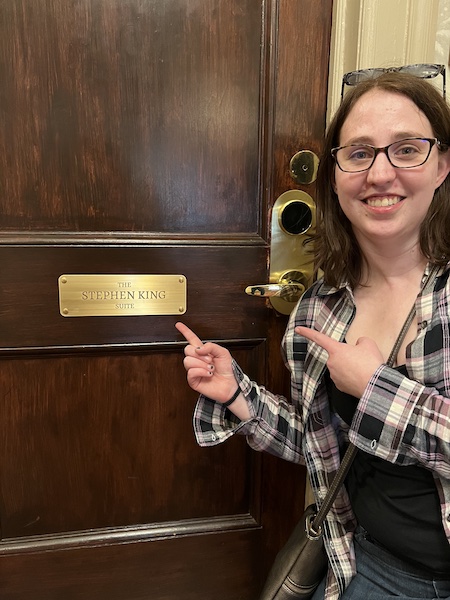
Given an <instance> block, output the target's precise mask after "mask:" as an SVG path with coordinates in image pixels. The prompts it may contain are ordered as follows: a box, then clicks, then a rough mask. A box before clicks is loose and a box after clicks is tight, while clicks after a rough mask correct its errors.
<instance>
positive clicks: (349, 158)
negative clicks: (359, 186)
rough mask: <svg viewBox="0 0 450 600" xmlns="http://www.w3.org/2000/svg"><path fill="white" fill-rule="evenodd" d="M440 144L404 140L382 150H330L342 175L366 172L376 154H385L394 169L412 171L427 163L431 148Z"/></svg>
mask: <svg viewBox="0 0 450 600" xmlns="http://www.w3.org/2000/svg"><path fill="white" fill-rule="evenodd" d="M435 145H436V146H437V147H439V146H440V145H441V142H439V140H437V139H436V138H406V139H404V140H400V141H398V142H394V143H392V144H388V145H387V146H384V147H383V148H376V147H375V146H370V145H369V144H350V145H348V146H340V147H339V148H333V149H332V150H331V156H332V157H333V158H334V160H335V161H336V163H337V166H338V167H339V168H340V170H341V171H344V173H360V172H361V171H367V170H368V169H370V167H371V166H372V165H373V163H374V162H375V159H376V157H377V156H378V154H380V153H382V154H386V156H387V158H388V161H389V162H390V163H391V165H392V166H393V167H395V168H396V169H412V168H414V167H420V165H423V164H424V163H425V162H427V160H428V157H429V156H430V153H431V149H432V148H433V146H435Z"/></svg>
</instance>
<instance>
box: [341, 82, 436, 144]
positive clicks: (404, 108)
mask: <svg viewBox="0 0 450 600" xmlns="http://www.w3.org/2000/svg"><path fill="white" fill-rule="evenodd" d="M401 133H405V134H407V135H414V136H427V137H430V136H432V135H433V129H432V127H431V123H430V121H429V120H428V118H427V116H426V115H425V113H423V112H422V111H421V110H420V108H419V107H418V106H417V105H416V104H415V103H414V102H413V101H412V100H411V99H410V98H408V97H407V96H405V95H403V94H398V93H395V92H389V91H387V90H381V89H375V90H370V91H369V92H367V93H366V94H364V95H362V96H361V97H360V98H358V100H357V101H356V102H355V104H354V106H353V107H352V109H351V110H350V112H349V114H348V115H347V118H346V119H345V121H344V123H343V125H342V128H341V132H340V136H339V137H340V143H342V140H343V139H345V140H346V141H345V143H347V140H350V139H352V138H357V139H359V138H362V137H367V138H370V139H375V138H380V137H383V136H388V137H389V136H396V137H398V135H399V134H401ZM386 143H389V141H388V142H386Z"/></svg>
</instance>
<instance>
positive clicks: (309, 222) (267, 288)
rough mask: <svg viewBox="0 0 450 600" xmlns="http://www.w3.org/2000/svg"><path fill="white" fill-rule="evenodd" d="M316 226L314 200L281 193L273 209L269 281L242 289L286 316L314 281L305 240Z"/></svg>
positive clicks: (301, 194) (298, 193)
mask: <svg viewBox="0 0 450 600" xmlns="http://www.w3.org/2000/svg"><path fill="white" fill-rule="evenodd" d="M315 225H316V210H315V203H314V200H313V199H312V197H311V196H310V195H309V194H307V193H306V192H303V191H301V190H289V191H287V192H284V193H283V194H281V196H280V197H279V198H278V199H277V201H276V202H275V204H274V206H273V211H272V223H271V244H270V273H269V283H268V284H257V285H250V286H248V287H247V288H246V290H245V292H246V293H247V294H249V295H250V296H261V297H264V298H268V299H269V302H270V303H271V305H272V306H273V308H275V310H277V311H278V312H279V313H282V314H284V315H289V314H290V313H291V312H292V310H293V308H294V306H295V305H296V303H297V301H298V300H299V299H300V298H301V296H302V295H303V293H304V292H305V290H306V289H307V288H308V287H309V286H310V285H311V284H312V281H313V271H314V262H313V256H312V254H310V253H309V252H308V250H307V248H305V246H304V243H305V240H306V239H307V238H308V236H310V235H311V233H313V231H314V229H315Z"/></svg>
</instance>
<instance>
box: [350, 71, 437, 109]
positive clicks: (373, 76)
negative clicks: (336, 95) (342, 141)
mask: <svg viewBox="0 0 450 600" xmlns="http://www.w3.org/2000/svg"><path fill="white" fill-rule="evenodd" d="M415 67H416V68H417V69H420V68H421V67H422V68H423V70H424V71H426V70H427V69H428V70H430V69H436V73H432V74H431V75H430V74H425V75H416V74H415V73H412V74H413V75H414V77H418V78H419V79H434V78H435V77H438V76H439V75H442V95H443V97H444V99H445V98H446V93H447V83H446V75H445V65H439V64H433V63H423V64H422V63H418V64H415V65H403V66H401V67H388V68H382V67H376V68H373V69H360V70H358V71H349V72H348V73H345V75H344V76H343V77H342V87H341V102H342V100H343V99H344V90H345V86H346V85H348V86H350V87H353V86H355V85H358V83H361V82H360V81H358V82H356V83H350V77H351V76H355V75H362V74H365V75H367V77H366V78H365V79H363V80H361V81H367V80H368V79H376V78H377V77H379V76H380V75H382V74H383V73H401V72H406V73H411V71H412V69H414V68H415Z"/></svg>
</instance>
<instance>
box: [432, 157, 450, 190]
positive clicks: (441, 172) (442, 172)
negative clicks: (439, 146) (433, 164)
mask: <svg viewBox="0 0 450 600" xmlns="http://www.w3.org/2000/svg"><path fill="white" fill-rule="evenodd" d="M449 173H450V150H447V151H446V152H439V155H438V168H437V173H436V187H435V189H436V190H437V189H438V187H439V186H440V185H441V184H442V183H443V182H444V181H445V179H446V178H447V176H448V174H449Z"/></svg>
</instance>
